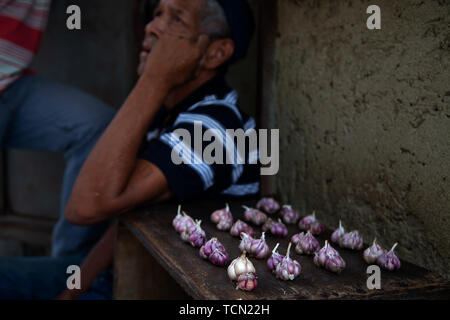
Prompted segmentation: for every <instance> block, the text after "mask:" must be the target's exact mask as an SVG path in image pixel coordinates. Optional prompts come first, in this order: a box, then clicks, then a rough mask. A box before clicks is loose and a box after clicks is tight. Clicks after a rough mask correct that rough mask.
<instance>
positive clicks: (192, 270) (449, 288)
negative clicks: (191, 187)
mask: <svg viewBox="0 0 450 320" xmlns="http://www.w3.org/2000/svg"><path fill="white" fill-rule="evenodd" d="M255 202H256V201H255V200H253V201H239V202H231V203H230V208H231V211H232V213H233V216H234V217H235V219H237V218H239V219H242V218H243V209H242V208H241V205H242V204H245V205H254V204H255ZM223 207H224V203H217V202H205V203H192V204H186V205H185V206H184V207H183V210H185V211H186V212H187V213H188V214H189V215H191V216H192V217H193V218H196V219H201V220H202V221H203V223H202V227H203V229H204V230H205V232H206V234H207V237H208V239H209V238H211V237H217V238H218V239H219V240H220V241H221V242H222V244H223V245H224V246H225V247H226V249H227V251H228V253H229V254H230V261H231V260H232V259H234V258H236V257H237V256H239V255H240V251H239V248H238V244H239V241H240V240H239V239H238V238H234V237H232V236H231V235H230V234H229V233H228V232H223V231H219V230H217V229H216V228H215V226H214V224H213V223H212V222H211V221H210V220H209V216H210V214H211V213H212V212H213V211H214V210H216V209H220V208H223ZM176 210H177V206H176V204H162V205H157V206H152V207H150V208H148V209H146V210H142V211H139V212H134V213H131V214H127V215H125V216H122V217H121V218H120V219H119V232H118V238H117V244H116V250H115V263H114V265H115V267H114V269H115V284H114V290H115V293H114V296H115V298H116V299H190V298H193V299H226V300H235V299H244V300H247V299H424V298H425V299H448V298H450V283H449V282H447V281H446V280H444V279H442V278H441V277H439V276H437V275H436V274H433V273H431V272H429V271H427V270H425V269H423V268H420V267H417V266H415V265H412V264H410V263H407V262H404V261H402V267H401V269H400V270H398V271H395V272H388V271H382V272H381V289H380V290H369V289H368V288H367V284H366V283H367V278H368V276H369V275H368V274H367V273H366V270H367V264H366V263H365V262H364V260H363V259H362V253H361V252H354V251H350V250H346V249H341V248H338V247H337V246H334V247H335V248H336V249H337V250H338V251H339V252H340V253H341V255H342V257H343V258H344V260H345V261H346V263H347V267H346V269H345V270H344V271H343V272H342V273H341V274H340V275H337V274H333V273H331V272H328V271H326V270H324V269H321V268H318V267H316V266H315V265H314V263H313V261H312V258H311V257H308V256H300V255H298V254H296V253H295V252H293V255H292V256H293V258H294V259H296V260H297V261H299V262H300V264H301V266H302V272H301V275H300V276H299V277H298V278H296V279H295V280H293V281H281V280H278V279H276V278H275V276H274V275H272V274H271V272H269V270H268V269H267V267H266V260H256V259H254V258H251V260H252V262H253V264H254V265H255V268H256V271H257V275H258V280H259V285H258V287H257V289H255V290H254V291H252V292H244V291H241V290H236V289H235V285H234V284H232V282H231V281H230V280H229V279H228V276H227V272H226V268H225V267H222V268H220V267H217V266H214V265H213V264H211V263H210V262H209V261H206V260H203V259H202V258H201V257H200V256H199V254H198V249H196V248H193V247H192V246H190V245H189V244H187V243H185V242H182V241H181V239H180V236H179V235H178V234H177V233H176V232H175V230H174V229H173V227H172V219H173V218H174V216H175V214H176ZM254 229H255V231H256V235H255V236H258V237H259V235H260V233H261V230H260V228H258V227H254ZM298 232H299V229H298V228H297V226H295V225H292V226H289V238H290V236H291V235H292V234H294V233H298ZM289 238H285V239H281V240H280V239H277V238H274V237H273V236H270V235H268V236H267V237H266V240H267V242H268V244H269V246H270V249H271V250H272V248H273V247H274V245H275V244H276V243H277V242H280V248H279V250H278V251H279V252H280V253H282V254H285V251H286V248H287V244H288V241H289ZM329 238H330V232H325V233H324V234H323V235H322V236H320V237H319V241H320V242H321V245H323V243H324V241H325V239H329Z"/></svg>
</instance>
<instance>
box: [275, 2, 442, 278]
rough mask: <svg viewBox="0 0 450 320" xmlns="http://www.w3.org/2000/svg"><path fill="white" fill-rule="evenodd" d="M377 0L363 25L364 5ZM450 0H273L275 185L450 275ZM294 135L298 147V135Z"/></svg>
mask: <svg viewBox="0 0 450 320" xmlns="http://www.w3.org/2000/svg"><path fill="white" fill-rule="evenodd" d="M370 4H377V5H378V6H380V8H381V19H382V24H381V26H382V29H381V30H373V31H372V30H368V29H367V27H366V19H367V17H368V15H367V14H366V8H367V7H368V6H369V5H370ZM449 10H450V2H448V1H415V0H410V1H387V0H378V1H376V2H373V1H370V2H368V1H356V0H345V1H344V0H343V1H325V0H323V1H313V0H309V1H307V0H305V1H302V0H297V1H293V0H282V1H278V21H279V22H278V32H279V37H278V39H277V43H276V62H277V77H276V80H275V81H276V87H277V103H278V105H277V106H276V110H275V122H276V126H277V127H278V128H281V130H280V134H281V137H280V139H281V146H280V150H281V155H280V157H281V163H280V167H281V168H280V172H279V174H278V176H277V177H276V181H275V185H276V192H277V193H278V194H279V195H280V196H282V198H283V200H284V201H286V202H292V204H294V205H296V206H297V207H299V208H301V209H303V210H307V211H308V212H310V210H312V209H318V211H319V214H318V215H319V218H321V219H322V220H324V222H325V223H326V225H327V226H328V227H330V228H334V227H336V226H337V224H338V220H339V219H342V220H343V223H344V226H345V227H346V228H347V229H359V230H360V231H361V232H362V234H363V235H364V237H365V242H370V241H372V239H373V237H374V236H377V237H378V238H379V239H380V240H381V243H382V244H383V245H384V246H386V247H387V246H391V245H392V244H393V243H394V242H396V241H398V242H399V247H398V250H397V252H398V254H399V256H400V257H401V258H403V259H405V260H408V261H411V262H413V263H416V264H419V265H422V266H425V267H427V268H429V269H431V270H435V271H438V272H439V273H441V274H443V275H445V276H446V277H447V278H450V271H449V268H450V251H449V246H450V232H449V231H450V161H449V160H450V155H449V153H450V75H449V70H450V68H449V64H450V62H449V61H450V59H449V58H450V49H449V48H450V16H449V15H448V13H449ZM293 146H295V147H293Z"/></svg>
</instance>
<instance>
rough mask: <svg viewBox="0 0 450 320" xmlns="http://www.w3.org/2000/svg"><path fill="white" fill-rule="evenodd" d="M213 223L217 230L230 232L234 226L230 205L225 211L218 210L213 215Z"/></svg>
mask: <svg viewBox="0 0 450 320" xmlns="http://www.w3.org/2000/svg"><path fill="white" fill-rule="evenodd" d="M211 221H212V222H213V223H215V224H216V228H217V229H219V230H222V231H228V230H230V228H231V226H232V225H233V215H232V214H231V211H230V207H229V206H228V203H227V204H226V206H225V208H224V209H220V210H216V211H214V212H213V213H212V214H211Z"/></svg>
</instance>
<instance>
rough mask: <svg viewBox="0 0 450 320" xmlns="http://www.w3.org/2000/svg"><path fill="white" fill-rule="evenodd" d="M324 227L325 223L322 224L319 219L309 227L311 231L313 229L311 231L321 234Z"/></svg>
mask: <svg viewBox="0 0 450 320" xmlns="http://www.w3.org/2000/svg"><path fill="white" fill-rule="evenodd" d="M323 229H324V228H323V224H321V223H320V222H319V221H316V222H314V223H312V224H311V228H310V229H309V231H311V233H312V234H314V235H319V234H321V233H322V232H323Z"/></svg>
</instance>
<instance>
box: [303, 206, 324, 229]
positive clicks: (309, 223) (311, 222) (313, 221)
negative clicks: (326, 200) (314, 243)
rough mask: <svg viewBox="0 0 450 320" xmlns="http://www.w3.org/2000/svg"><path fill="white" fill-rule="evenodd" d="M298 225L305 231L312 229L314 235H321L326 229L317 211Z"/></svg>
mask: <svg viewBox="0 0 450 320" xmlns="http://www.w3.org/2000/svg"><path fill="white" fill-rule="evenodd" d="M298 227H299V228H300V229H301V230H304V231H311V233H312V234H313V235H319V234H320V233H322V231H323V229H324V228H323V225H322V224H321V223H320V222H319V220H317V218H316V212H315V211H313V213H312V214H311V215H309V216H306V217H304V218H303V219H301V220H300V222H299V223H298Z"/></svg>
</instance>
